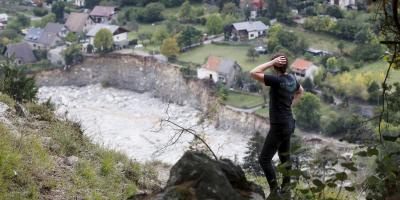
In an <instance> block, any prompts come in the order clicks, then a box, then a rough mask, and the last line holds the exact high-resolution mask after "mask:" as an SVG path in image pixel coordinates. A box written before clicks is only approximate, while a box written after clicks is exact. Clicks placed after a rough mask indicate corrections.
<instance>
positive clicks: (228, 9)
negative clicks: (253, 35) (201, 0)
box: [222, 2, 237, 15]
mask: <svg viewBox="0 0 400 200" xmlns="http://www.w3.org/2000/svg"><path fill="white" fill-rule="evenodd" d="M236 10H237V6H236V4H235V3H233V2H229V3H226V4H224V7H223V8H222V14H224V15H235V14H236Z"/></svg>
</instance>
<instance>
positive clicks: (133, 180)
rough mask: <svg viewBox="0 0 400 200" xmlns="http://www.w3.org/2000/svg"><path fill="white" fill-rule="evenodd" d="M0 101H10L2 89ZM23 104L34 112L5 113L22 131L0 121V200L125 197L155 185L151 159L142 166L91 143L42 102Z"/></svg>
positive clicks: (78, 126) (117, 153) (78, 127)
mask: <svg viewBox="0 0 400 200" xmlns="http://www.w3.org/2000/svg"><path fill="white" fill-rule="evenodd" d="M0 101H1V102H3V103H6V104H7V105H13V104H15V102H14V101H13V100H12V99H11V98H9V97H7V95H4V94H2V95H0ZM24 106H25V107H27V109H28V110H29V111H30V112H31V114H32V115H34V116H36V117H35V118H31V119H29V120H27V119H18V117H16V116H7V117H9V118H10V121H11V122H13V121H14V120H15V121H18V123H16V122H15V123H13V125H14V126H15V128H13V129H15V130H14V131H17V132H19V133H21V136H19V135H16V134H14V133H12V132H11V130H9V128H8V126H6V125H4V124H2V123H0V138H1V140H0V199H22V200H25V199H26V200H28V199H41V198H43V197H44V195H47V197H49V196H48V195H50V198H52V196H51V195H52V193H57V194H62V198H65V199H75V198H78V197H84V198H85V199H127V198H128V197H130V196H131V195H133V194H135V193H136V192H137V190H138V188H141V189H142V188H144V187H146V188H153V187H154V185H155V184H157V181H155V180H156V179H157V172H156V171H155V168H154V166H155V164H151V165H150V166H153V168H150V167H149V166H145V167H146V168H147V169H144V167H143V165H141V164H139V163H137V162H135V161H133V160H131V159H129V158H128V157H127V156H126V155H124V154H122V153H120V152H117V151H115V150H112V149H108V148H106V147H104V146H102V145H99V144H94V143H92V142H91V140H90V138H88V137H87V136H85V135H84V134H83V132H82V130H81V127H80V124H78V123H73V122H70V121H65V120H58V119H57V118H56V117H55V116H54V114H53V113H52V112H51V110H49V109H50V108H49V107H47V106H45V105H34V104H33V103H29V104H25V105H24ZM10 109H13V107H10ZM14 112H15V111H14ZM21 121H23V122H21ZM44 138H49V139H46V140H44ZM72 155H73V156H76V157H78V163H77V164H76V166H65V164H64V161H63V159H64V158H65V157H68V156H72Z"/></svg>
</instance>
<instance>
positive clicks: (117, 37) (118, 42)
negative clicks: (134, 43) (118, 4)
mask: <svg viewBox="0 0 400 200" xmlns="http://www.w3.org/2000/svg"><path fill="white" fill-rule="evenodd" d="M101 29H107V30H109V31H110V32H111V33H112V34H113V40H114V48H116V49H122V48H125V47H127V46H128V45H129V40H128V30H126V29H124V28H122V27H119V26H116V25H108V24H96V25H94V26H93V27H92V28H91V29H90V30H89V32H88V33H87V34H86V36H87V37H88V38H89V44H91V45H94V37H95V36H96V34H97V32H99V31H100V30H101Z"/></svg>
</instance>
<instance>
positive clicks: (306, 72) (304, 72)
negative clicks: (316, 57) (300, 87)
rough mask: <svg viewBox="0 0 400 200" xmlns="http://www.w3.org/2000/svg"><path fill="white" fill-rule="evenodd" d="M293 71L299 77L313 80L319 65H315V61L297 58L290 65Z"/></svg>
mask: <svg viewBox="0 0 400 200" xmlns="http://www.w3.org/2000/svg"><path fill="white" fill-rule="evenodd" d="M290 68H291V69H292V71H293V73H294V74H295V75H296V77H297V78H299V79H304V78H310V79H311V80H313V79H314V74H315V72H316V71H317V69H318V67H317V66H316V65H314V63H312V62H310V61H308V60H304V59H300V58H297V59H296V60H295V61H294V62H293V63H292V65H291V66H290Z"/></svg>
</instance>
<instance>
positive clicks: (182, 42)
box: [177, 26, 202, 48]
mask: <svg viewBox="0 0 400 200" xmlns="http://www.w3.org/2000/svg"><path fill="white" fill-rule="evenodd" d="M201 36H202V34H201V31H199V30H197V29H196V28H194V27H192V26H186V27H185V29H183V31H181V32H180V33H179V36H178V39H177V40H178V44H179V46H180V47H181V48H182V47H186V46H190V45H192V44H194V43H197V42H200V40H201Z"/></svg>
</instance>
